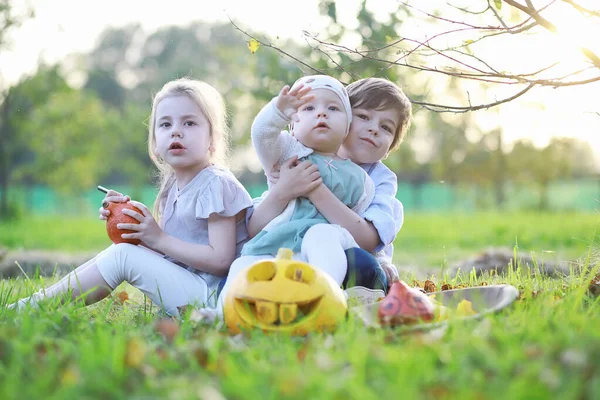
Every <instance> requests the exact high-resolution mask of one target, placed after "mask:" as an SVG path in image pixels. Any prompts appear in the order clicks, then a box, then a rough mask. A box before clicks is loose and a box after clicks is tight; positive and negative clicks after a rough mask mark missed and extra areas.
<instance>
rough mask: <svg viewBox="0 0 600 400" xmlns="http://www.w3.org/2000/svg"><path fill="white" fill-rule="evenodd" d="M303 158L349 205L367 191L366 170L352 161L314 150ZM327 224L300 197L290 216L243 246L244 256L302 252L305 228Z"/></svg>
mask: <svg viewBox="0 0 600 400" xmlns="http://www.w3.org/2000/svg"><path fill="white" fill-rule="evenodd" d="M302 160H309V161H310V162H312V163H313V164H316V165H317V166H318V167H319V173H320V174H321V178H322V179H323V184H325V185H326V186H327V187H328V188H329V190H331V192H333V194H334V195H335V196H336V197H337V198H338V199H340V200H341V201H342V202H343V203H344V204H345V205H346V206H348V207H350V208H353V207H355V206H356V205H357V204H358V202H359V200H360V199H361V198H362V196H363V195H364V193H365V181H366V179H370V178H368V175H367V173H366V172H365V171H364V169H362V168H361V167H360V166H358V165H357V164H354V163H353V162H352V161H350V160H336V159H332V158H330V157H325V156H322V155H320V154H314V153H313V154H311V155H309V156H307V157H304V158H302ZM328 223H329V222H328V221H327V220H326V219H325V217H323V215H321V213H320V212H319V211H318V210H317V208H316V207H315V206H314V205H313V204H312V203H311V202H310V201H309V200H308V199H307V198H306V197H298V198H297V199H296V205H295V208H294V212H293V214H292V216H291V218H290V219H289V220H288V221H286V222H283V223H281V224H279V225H276V226H274V227H270V228H269V229H268V230H265V229H263V230H262V231H261V232H260V233H259V234H258V235H256V236H255V237H254V238H252V239H251V240H250V241H248V242H247V243H246V244H245V245H244V247H243V248H242V256H259V255H272V256H275V255H277V251H278V250H279V248H280V247H287V248H289V249H292V251H293V252H294V253H299V252H300V248H301V245H302V239H303V238H304V235H305V234H306V231H308V229H309V228H310V227H311V226H313V225H316V224H328Z"/></svg>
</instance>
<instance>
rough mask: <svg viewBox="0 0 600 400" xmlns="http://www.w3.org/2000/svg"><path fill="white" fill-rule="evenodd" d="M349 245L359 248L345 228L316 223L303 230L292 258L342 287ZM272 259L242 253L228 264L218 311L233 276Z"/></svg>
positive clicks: (346, 267)
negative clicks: (300, 243)
mask: <svg viewBox="0 0 600 400" xmlns="http://www.w3.org/2000/svg"><path fill="white" fill-rule="evenodd" d="M352 247H358V244H357V243H356V241H355V240H354V238H353V237H352V235H351V234H350V232H348V231H347V230H346V229H345V228H342V227H341V226H339V225H333V224H317V225H314V226H312V227H311V228H310V229H309V230H308V231H306V234H305V235H304V238H303V239H302V247H301V249H300V253H295V254H294V255H293V256H292V258H293V259H294V260H300V261H305V262H307V263H309V264H311V265H313V266H315V267H316V268H318V269H320V270H322V271H324V272H325V273H327V274H329V276H331V277H332V278H333V280H334V281H335V282H336V283H337V284H338V285H340V286H341V285H342V282H343V281H344V277H345V276H346V271H347V270H348V260H347V259H346V253H344V250H347V249H349V248H352ZM272 258H273V256H270V255H264V256H242V257H239V258H238V259H236V260H235V261H234V262H233V264H231V268H230V269H229V274H227V281H226V282H225V286H223V290H221V293H220V294H219V299H218V304H217V309H218V312H219V313H221V312H222V310H223V301H224V300H225V294H226V292H227V290H228V289H229V286H231V282H232V280H233V279H234V278H235V276H236V275H237V274H238V273H239V272H240V271H242V270H243V269H244V268H246V267H248V266H250V265H252V264H254V263H255V262H257V261H259V260H267V259H272Z"/></svg>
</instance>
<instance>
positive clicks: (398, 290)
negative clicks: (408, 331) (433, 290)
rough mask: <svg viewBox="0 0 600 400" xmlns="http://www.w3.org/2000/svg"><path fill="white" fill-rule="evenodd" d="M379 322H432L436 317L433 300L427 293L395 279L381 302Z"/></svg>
mask: <svg viewBox="0 0 600 400" xmlns="http://www.w3.org/2000/svg"><path fill="white" fill-rule="evenodd" d="M377 316H378V317H379V322H380V323H381V324H382V325H386V326H395V325H402V324H414V323H417V322H420V321H424V322H431V321H433V318H434V304H433V301H432V300H431V299H430V298H429V296H427V295H426V294H425V293H423V292H421V291H419V290H418V289H413V288H411V287H409V286H408V285H407V284H406V283H405V282H403V281H395V282H394V283H392V286H391V287H390V291H389V292H388V294H387V296H385V298H384V299H383V300H382V301H381V303H380V304H379V309H378V312H377Z"/></svg>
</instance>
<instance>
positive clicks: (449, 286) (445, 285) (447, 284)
mask: <svg viewBox="0 0 600 400" xmlns="http://www.w3.org/2000/svg"><path fill="white" fill-rule="evenodd" d="M444 290H452V285H451V284H449V283H444V284H443V285H442V292H443V291H444Z"/></svg>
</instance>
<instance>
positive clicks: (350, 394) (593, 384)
mask: <svg viewBox="0 0 600 400" xmlns="http://www.w3.org/2000/svg"><path fill="white" fill-rule="evenodd" d="M588 265H589V266H590V267H591V264H588ZM598 268H600V265H597V266H595V271H594V273H596V272H597V270H598ZM591 276H592V275H590V274H582V275H579V276H574V277H570V278H565V279H560V280H558V279H555V280H552V279H548V278H542V277H540V276H538V275H535V274H529V273H528V271H524V270H521V269H518V270H516V271H515V270H511V271H509V273H508V274H507V275H505V276H497V277H493V278H490V277H485V278H483V279H484V280H485V281H486V282H488V283H493V282H502V283H510V284H513V285H514V286H516V287H519V288H520V289H521V290H522V292H523V295H524V296H523V298H522V299H520V300H518V301H517V302H515V303H514V305H513V306H511V307H510V308H508V309H506V310H504V311H503V312H502V313H500V314H497V315H494V316H490V317H486V318H484V319H483V320H482V321H481V322H478V321H473V322H460V321H452V322H450V324H449V328H448V329H447V331H446V333H445V335H443V336H442V337H441V338H438V339H434V338H432V337H428V336H423V335H421V336H417V335H400V334H398V333H397V331H394V330H389V329H382V330H370V329H367V328H365V327H363V326H362V325H361V324H360V323H359V322H358V321H357V320H355V319H353V318H350V319H349V321H348V322H346V323H344V324H343V325H342V326H340V327H339V329H338V330H337V331H336V332H335V333H333V334H311V335H309V336H307V337H288V336H284V335H265V334H263V333H261V332H258V331H253V332H249V333H248V334H247V335H245V336H238V337H234V338H231V337H229V335H227V334H226V332H224V331H222V330H219V329H217V328H214V327H209V326H205V325H199V324H197V323H195V322H193V321H191V320H190V319H189V318H187V317H185V318H184V320H183V321H182V323H181V330H180V332H179V334H178V335H177V336H176V337H175V339H174V341H173V342H172V343H168V342H167V341H166V340H165V338H164V337H163V336H162V335H161V334H159V333H157V332H156V331H155V329H154V328H153V326H154V322H155V321H156V320H157V318H158V317H157V315H156V309H154V308H147V307H144V302H143V300H142V298H141V296H140V295H139V294H137V293H135V291H134V290H133V289H132V288H131V287H128V288H127V290H130V291H131V294H132V300H131V301H128V302H126V303H125V304H124V305H120V304H118V303H117V302H112V301H111V300H105V301H103V302H100V303H98V304H96V305H94V306H91V307H87V308H75V307H74V306H72V305H66V306H62V307H59V306H57V305H55V304H52V303H49V304H45V305H43V307H42V308H40V309H39V310H26V311H25V312H23V313H21V314H16V313H15V312H14V311H12V310H5V309H4V307H3V306H4V305H5V304H6V303H8V302H10V301H12V300H14V299H15V298H17V297H18V296H19V295H23V294H25V293H27V294H28V293H31V292H32V291H33V290H34V288H35V287H39V286H40V285H41V282H40V281H38V280H37V279H34V280H33V281H32V282H29V281H27V280H24V279H19V280H16V281H11V282H8V281H5V282H3V283H2V286H1V287H0V294H1V296H0V297H1V300H0V388H1V389H0V390H1V391H2V393H1V394H0V397H1V398H2V399H30V398H55V399H71V398H72V399H81V398H103V399H105V398H128V399H146V398H172V399H193V398H199V397H200V398H202V397H204V398H221V397H218V396H219V394H220V395H221V396H224V397H225V398H229V399H242V398H243V399H261V400H266V399H280V398H290V399H305V398H310V399H313V398H324V399H331V398H334V399H338V398H339V399H345V398H350V399H380V398H408V399H417V398H425V399H440V398H459V399H532V398H534V399H543V398H557V399H558V398H589V399H593V398H599V396H600V364H598V363H597V360H598V357H600V333H599V331H598V326H600V304H599V302H600V298H594V297H591V296H590V295H588V293H587V290H586V288H587V287H588V286H589V280H590V277H591ZM405 279H407V280H409V279H410V277H405ZM459 280H460V279H459ZM462 280H465V281H466V282H468V283H469V284H470V285H478V284H479V283H480V281H479V280H478V279H476V278H474V277H472V276H465V277H462ZM457 281H458V280H455V281H453V282H452V283H456V282H457ZM438 283H439V282H438ZM18 292H20V293H18ZM534 293H537V296H535V297H533V294H534Z"/></svg>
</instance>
